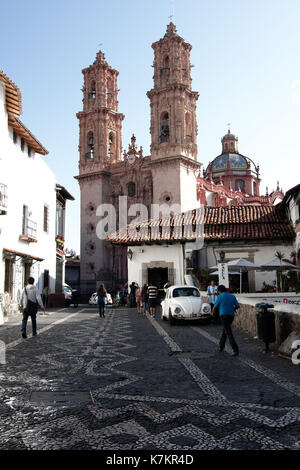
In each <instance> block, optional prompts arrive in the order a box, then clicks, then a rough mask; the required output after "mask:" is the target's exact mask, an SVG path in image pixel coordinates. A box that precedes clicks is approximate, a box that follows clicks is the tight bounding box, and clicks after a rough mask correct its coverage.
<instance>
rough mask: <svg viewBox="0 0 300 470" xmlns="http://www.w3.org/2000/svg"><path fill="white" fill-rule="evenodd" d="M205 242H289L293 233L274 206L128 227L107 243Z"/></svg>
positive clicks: (218, 210)
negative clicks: (279, 240) (203, 239)
mask: <svg viewBox="0 0 300 470" xmlns="http://www.w3.org/2000/svg"><path fill="white" fill-rule="evenodd" d="M203 234H204V238H205V240H206V241H217V240H219V241H222V240H223V241H230V240H234V241H238V240H276V239H285V240H292V239H293V238H294V237H295V232H294V229H293V227H292V225H291V223H290V222H289V221H288V220H287V218H286V216H285V213H284V211H282V210H281V209H280V208H279V207H278V206H277V207H276V206H275V207H274V206H239V207H205V208H203V209H201V208H199V209H194V210H193V211H189V212H185V213H182V214H178V215H175V216H174V217H173V216H171V217H163V218H161V219H150V220H148V221H144V222H140V223H138V224H134V225H132V226H131V225H128V226H127V227H126V228H122V229H120V230H118V231H117V232H115V233H113V234H111V235H110V236H109V237H108V238H107V240H108V241H110V242H112V243H116V244H125V245H126V244H129V245H130V244H132V245H134V244H139V243H147V242H175V241H189V240H195V239H196V238H199V237H201V236H202V235H203Z"/></svg>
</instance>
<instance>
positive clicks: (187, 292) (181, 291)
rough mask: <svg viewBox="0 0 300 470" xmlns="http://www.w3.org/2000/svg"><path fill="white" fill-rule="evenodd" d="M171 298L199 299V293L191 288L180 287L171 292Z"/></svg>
mask: <svg viewBox="0 0 300 470" xmlns="http://www.w3.org/2000/svg"><path fill="white" fill-rule="evenodd" d="M173 297H200V292H199V291H198V289H193V288H191V287H181V288H176V289H174V290H173Z"/></svg>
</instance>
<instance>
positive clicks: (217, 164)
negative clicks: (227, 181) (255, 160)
mask: <svg viewBox="0 0 300 470" xmlns="http://www.w3.org/2000/svg"><path fill="white" fill-rule="evenodd" d="M247 168H248V160H247V158H246V157H244V156H243V155H240V154H238V153H225V154H224V153H223V154H222V155H219V156H218V157H216V158H215V159H214V160H213V161H212V163H211V169H212V172H213V173H214V172H215V171H220V170H227V169H228V170H247Z"/></svg>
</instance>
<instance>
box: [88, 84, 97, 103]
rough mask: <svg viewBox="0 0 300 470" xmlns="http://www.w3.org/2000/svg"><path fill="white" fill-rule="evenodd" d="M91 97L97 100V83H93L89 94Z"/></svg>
mask: <svg viewBox="0 0 300 470" xmlns="http://www.w3.org/2000/svg"><path fill="white" fill-rule="evenodd" d="M89 97H90V98H93V99H95V98H96V83H95V82H92V83H91V91H90V93H89Z"/></svg>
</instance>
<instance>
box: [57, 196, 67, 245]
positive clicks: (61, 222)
mask: <svg viewBox="0 0 300 470" xmlns="http://www.w3.org/2000/svg"><path fill="white" fill-rule="evenodd" d="M56 235H60V236H61V237H63V238H64V236H65V210H64V208H63V206H62V205H60V204H57V205H56Z"/></svg>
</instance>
